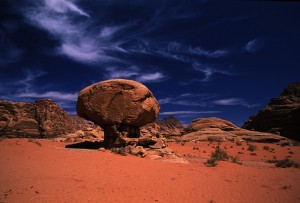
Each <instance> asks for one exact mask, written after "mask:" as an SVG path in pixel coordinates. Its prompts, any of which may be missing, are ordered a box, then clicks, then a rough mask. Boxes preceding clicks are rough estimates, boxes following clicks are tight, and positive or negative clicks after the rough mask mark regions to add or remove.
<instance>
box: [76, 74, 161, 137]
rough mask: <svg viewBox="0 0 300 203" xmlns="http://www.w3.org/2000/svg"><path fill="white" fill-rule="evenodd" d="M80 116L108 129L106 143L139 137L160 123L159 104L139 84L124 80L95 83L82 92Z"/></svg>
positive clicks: (78, 102) (78, 109)
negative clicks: (150, 124) (141, 132)
mask: <svg viewBox="0 0 300 203" xmlns="http://www.w3.org/2000/svg"><path fill="white" fill-rule="evenodd" d="M76 109H77V114H78V115H79V116H80V117H82V118H85V119H87V120H90V121H92V122H94V123H95V124H98V125H99V126H100V127H102V128H103V129H104V140H108V139H112V140H115V139H117V138H121V137H133V138H134V137H139V136H140V131H139V127H141V126H144V125H146V124H148V123H151V122H153V121H155V120H156V118H157V116H158V113H159V109H160V107H159V104H158V102H157V100H156V99H155V98H154V96H153V94H152V93H151V91H150V90H149V89H148V88H147V87H146V86H144V85H143V84H141V83H139V82H135V81H132V80H124V79H114V80H106V81H102V82H98V83H95V84H93V85H91V86H88V87H86V88H84V89H83V90H81V91H80V93H79V96H78V101H77V106H76Z"/></svg>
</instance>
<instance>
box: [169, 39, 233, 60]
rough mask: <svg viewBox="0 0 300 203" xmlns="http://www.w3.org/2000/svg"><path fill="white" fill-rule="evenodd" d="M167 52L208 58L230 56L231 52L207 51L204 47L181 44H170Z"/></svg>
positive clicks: (223, 50) (222, 50)
mask: <svg viewBox="0 0 300 203" xmlns="http://www.w3.org/2000/svg"><path fill="white" fill-rule="evenodd" d="M167 50H168V51H169V52H171V53H172V52H173V53H180V54H189V55H198V56H204V57H208V58H220V57H224V56H227V55H229V54H230V52H229V50H226V49H217V50H213V51H210V50H206V49H204V48H202V47H194V48H193V47H192V46H190V45H184V44H181V43H179V42H170V43H169V44H168V46H167Z"/></svg>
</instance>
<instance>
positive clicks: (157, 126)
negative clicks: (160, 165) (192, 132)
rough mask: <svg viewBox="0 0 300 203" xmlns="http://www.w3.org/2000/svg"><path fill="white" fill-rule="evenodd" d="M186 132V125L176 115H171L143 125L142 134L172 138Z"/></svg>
mask: <svg viewBox="0 0 300 203" xmlns="http://www.w3.org/2000/svg"><path fill="white" fill-rule="evenodd" d="M183 132H184V125H183V124H182V123H181V122H180V121H179V120H178V119H177V118H176V117H175V116H169V117H166V118H164V119H162V120H156V121H154V122H152V123H149V124H147V125H145V126H143V127H141V136H148V137H149V136H150V137H151V136H154V137H165V138H170V137H173V136H181V135H182V134H183Z"/></svg>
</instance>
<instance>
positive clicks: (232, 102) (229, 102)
mask: <svg viewBox="0 0 300 203" xmlns="http://www.w3.org/2000/svg"><path fill="white" fill-rule="evenodd" d="M213 104H216V105H223V106H237V105H241V106H245V107H248V108H252V107H256V106H259V104H250V103H248V102H246V101H245V100H244V99H241V98H226V99H219V100H215V101H213Z"/></svg>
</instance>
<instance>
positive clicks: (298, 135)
mask: <svg viewBox="0 0 300 203" xmlns="http://www.w3.org/2000/svg"><path fill="white" fill-rule="evenodd" d="M242 128H245V129H249V130H256V131H261V132H272V133H277V134H280V135H281V136H284V137H288V138H290V139H294V140H298V141H300V82H297V83H291V84H289V85H288V86H287V87H286V88H285V89H284V91H283V92H282V93H281V95H280V96H279V97H277V98H273V99H271V101H270V103H269V104H268V105H267V106H266V107H265V108H263V109H262V110H260V111H259V112H258V113H257V114H256V115H255V116H252V117H250V118H249V120H248V121H247V122H245V123H244V125H243V126H242Z"/></svg>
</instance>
